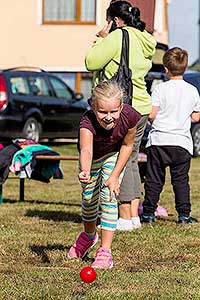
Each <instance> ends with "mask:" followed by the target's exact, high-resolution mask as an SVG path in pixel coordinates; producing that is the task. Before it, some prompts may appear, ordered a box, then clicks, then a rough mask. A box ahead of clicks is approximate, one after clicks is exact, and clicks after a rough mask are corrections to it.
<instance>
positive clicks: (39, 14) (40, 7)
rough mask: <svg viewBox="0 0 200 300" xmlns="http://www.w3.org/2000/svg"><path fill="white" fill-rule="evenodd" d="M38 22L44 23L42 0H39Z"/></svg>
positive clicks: (39, 23)
mask: <svg viewBox="0 0 200 300" xmlns="http://www.w3.org/2000/svg"><path fill="white" fill-rule="evenodd" d="M36 9H37V24H38V25H41V24H42V0H37V8H36Z"/></svg>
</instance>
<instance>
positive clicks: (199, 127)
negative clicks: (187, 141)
mask: <svg viewBox="0 0 200 300" xmlns="http://www.w3.org/2000/svg"><path fill="white" fill-rule="evenodd" d="M192 139H193V145H194V156H196V157H197V156H200V124H196V125H195V126H194V128H193V130H192Z"/></svg>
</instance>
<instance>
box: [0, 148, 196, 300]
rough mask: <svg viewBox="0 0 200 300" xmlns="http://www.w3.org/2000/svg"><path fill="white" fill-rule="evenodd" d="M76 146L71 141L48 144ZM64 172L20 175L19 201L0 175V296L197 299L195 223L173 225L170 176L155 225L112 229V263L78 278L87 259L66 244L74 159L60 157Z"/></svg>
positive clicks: (71, 220) (77, 206) (76, 228)
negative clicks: (0, 187)
mask: <svg viewBox="0 0 200 300" xmlns="http://www.w3.org/2000/svg"><path fill="white" fill-rule="evenodd" d="M52 148H53V149H55V150H56V151H58V152H59V153H61V154H70V155H71V154H75V152H76V146H73V145H72V146H57V147H55V146H52ZM61 165H62V168H63V171H64V174H65V178H64V180H52V182H51V184H45V183H40V182H37V181H34V180H33V181H28V180H27V181H26V183H25V185H26V190H25V199H26V201H25V202H24V203H20V202H18V200H17V199H18V189H19V182H18V181H17V180H7V181H6V183H5V185H4V203H3V204H2V205H1V206H0V220H1V221H0V275H1V288H0V300H4V299H8V300H14V299H16V300H22V299H23V300H24V299H27V300H29V299H34V300H40V299H45V300H47V299H49V300H50V299H54V300H68V299H81V300H84V299H87V300H93V299H95V300H99V299H102V300H103V299H107V300H111V299H112V300H113V299H114V300H115V299H116V300H118V299H119V300H121V299H134V300H157V299H159V300H168V299H170V300H183V299H187V300H188V299H192V300H195V299H197V300H199V299H200V223H197V224H191V225H184V226H180V225H177V224H176V220H177V214H176V211H175V209H174V198H173V193H172V188H171V186H170V180H169V176H167V182H166V185H165V188H164V191H163V193H162V195H161V199H160V205H162V206H164V207H165V208H167V211H168V213H169V217H168V218H167V219H159V220H157V221H156V224H155V226H153V227H149V226H143V227H142V229H139V230H135V231H132V232H117V233H116V235H115V239H114V242H113V251H112V252H113V257H114V268H113V269H112V270H108V271H105V270H98V271H97V280H96V281H95V282H93V283H92V284H85V283H83V282H82V281H81V280H80V278H79V272H80V270H81V268H82V267H83V266H86V265H88V264H90V263H91V261H92V258H94V255H95V250H96V248H95V250H93V251H92V252H90V254H89V257H88V259H87V261H83V262H82V261H71V260H68V259H67V257H66V254H67V251H68V250H69V248H70V246H71V244H72V243H73V242H74V240H75V238H76V236H77V234H78V233H79V232H80V231H81V229H82V224H81V217H80V213H81V197H80V191H81V189H80V186H79V183H78V179H77V162H74V161H63V162H62V163H61ZM199 169H200V159H197V158H195V159H193V160H192V166H191V171H190V181H191V202H192V215H193V216H194V217H197V218H199V220H200V201H199V183H200V172H199Z"/></svg>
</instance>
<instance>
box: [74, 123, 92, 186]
mask: <svg viewBox="0 0 200 300" xmlns="http://www.w3.org/2000/svg"><path fill="white" fill-rule="evenodd" d="M92 157H93V134H92V132H91V131H90V130H88V129H87V128H81V129H80V154H79V162H80V168H81V171H80V173H79V175H78V177H79V180H80V182H82V183H90V182H91V181H90V169H91V165H92Z"/></svg>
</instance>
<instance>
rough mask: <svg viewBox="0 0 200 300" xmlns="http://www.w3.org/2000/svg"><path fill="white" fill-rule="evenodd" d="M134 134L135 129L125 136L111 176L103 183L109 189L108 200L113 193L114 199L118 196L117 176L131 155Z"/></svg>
mask: <svg viewBox="0 0 200 300" xmlns="http://www.w3.org/2000/svg"><path fill="white" fill-rule="evenodd" d="M135 133H136V127H134V128H131V129H129V130H128V133H127V134H126V136H125V138H124V140H123V143H122V146H121V148H120V151H119V156H118V159H117V162H116V165H115V167H114V169H113V171H112V174H111V176H110V177H109V179H108V180H107V181H106V183H105V185H106V186H108V187H109V189H110V198H112V194H113V193H115V196H116V197H117V196H119V191H120V189H119V176H120V173H121V172H122V170H123V168H124V166H125V165H126V163H127V161H128V159H129V157H130V155H131V153H132V150H133V141H134V137H135Z"/></svg>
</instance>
